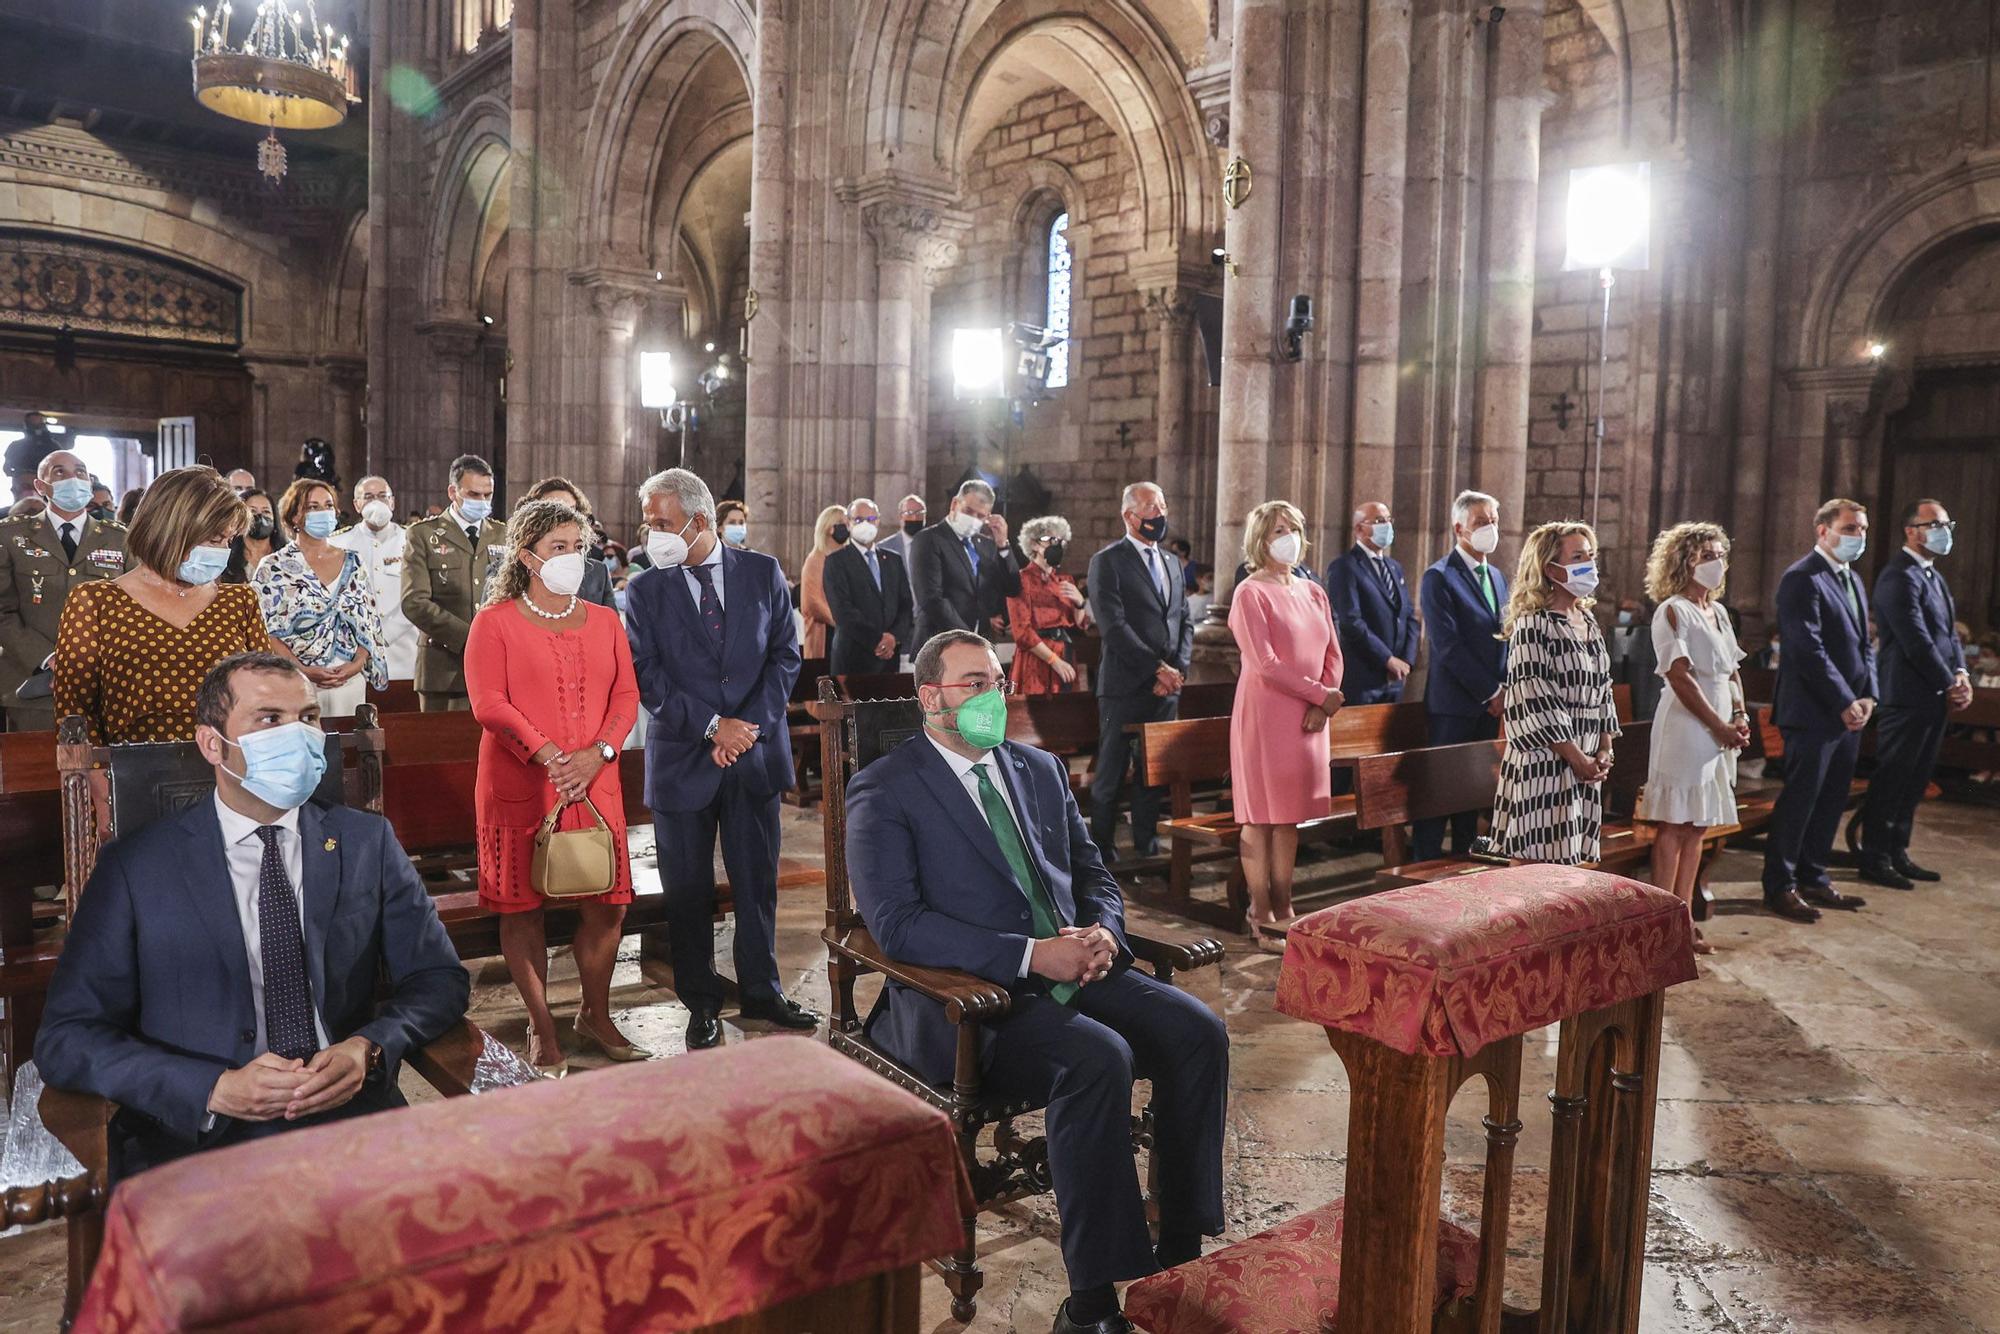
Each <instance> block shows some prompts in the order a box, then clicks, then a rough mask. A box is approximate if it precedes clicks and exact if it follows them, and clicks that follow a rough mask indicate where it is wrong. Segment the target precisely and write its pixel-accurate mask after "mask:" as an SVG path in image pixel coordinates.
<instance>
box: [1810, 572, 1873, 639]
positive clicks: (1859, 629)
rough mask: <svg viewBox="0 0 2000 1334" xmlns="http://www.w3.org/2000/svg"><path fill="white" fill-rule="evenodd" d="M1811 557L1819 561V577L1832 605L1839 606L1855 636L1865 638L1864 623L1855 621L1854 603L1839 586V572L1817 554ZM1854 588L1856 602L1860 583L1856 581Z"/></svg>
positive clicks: (1859, 592)
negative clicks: (1831, 600)
mask: <svg viewBox="0 0 2000 1334" xmlns="http://www.w3.org/2000/svg"><path fill="white" fill-rule="evenodd" d="M1813 559H1814V560H1818V561H1819V563H1820V567H1821V568H1820V570H1819V577H1820V579H1821V581H1822V583H1823V586H1824V587H1825V588H1826V590H1827V596H1829V597H1831V598H1832V599H1833V602H1834V605H1835V606H1837V607H1839V608H1840V614H1841V615H1842V616H1844V617H1846V618H1847V624H1848V625H1849V626H1851V627H1852V628H1853V629H1854V631H1855V635H1856V637H1857V638H1862V639H1865V638H1867V633H1866V630H1865V628H1864V625H1861V624H1856V623H1855V620H1854V604H1853V603H1851V602H1849V601H1848V600H1847V590H1846V589H1845V588H1843V587H1842V586H1841V578H1840V572H1839V571H1838V570H1835V569H1834V568H1833V567H1832V566H1831V565H1829V564H1827V563H1826V561H1825V560H1822V559H1821V558H1820V557H1818V556H1814V557H1813ZM1854 588H1855V594H1854V596H1855V601H1857V602H1858V601H1860V598H1861V585H1860V584H1859V583H1858V582H1857V583H1856V584H1855V586H1854ZM1864 624H1865V623H1864Z"/></svg>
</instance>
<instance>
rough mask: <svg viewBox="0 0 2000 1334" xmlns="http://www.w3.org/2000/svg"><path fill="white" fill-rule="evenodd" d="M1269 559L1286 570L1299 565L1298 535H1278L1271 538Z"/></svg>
mask: <svg viewBox="0 0 2000 1334" xmlns="http://www.w3.org/2000/svg"><path fill="white" fill-rule="evenodd" d="M1271 559H1272V560H1274V561H1276V562H1278V564H1280V565H1282V566H1284V567H1285V568H1286V569H1288V570H1289V569H1291V568H1292V566H1294V565H1297V564H1298V563H1299V535H1298V534H1297V533H1279V534H1278V535H1277V536H1276V537H1274V538H1272V539H1271Z"/></svg>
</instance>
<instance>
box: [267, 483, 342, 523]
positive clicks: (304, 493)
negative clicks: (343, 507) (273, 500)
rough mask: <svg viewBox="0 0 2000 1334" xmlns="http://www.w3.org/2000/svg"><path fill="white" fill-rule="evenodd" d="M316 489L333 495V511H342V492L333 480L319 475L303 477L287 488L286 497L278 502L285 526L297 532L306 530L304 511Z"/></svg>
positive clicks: (279, 512) (280, 516)
mask: <svg viewBox="0 0 2000 1334" xmlns="http://www.w3.org/2000/svg"><path fill="white" fill-rule="evenodd" d="M314 491H324V492H326V493H327V495H328V496H330V497H332V499H333V512H334V513H335V514H336V515H337V514H339V513H340V492H339V491H338V490H336V489H335V487H334V485H333V483H332V482H328V481H324V480H322V479H320V478H318V477H301V478H299V479H298V480H297V481H295V482H293V483H292V484H291V485H290V486H288V487H286V488H285V495H284V498H283V499H282V500H280V501H279V502H278V517H279V518H280V519H283V520H284V521H285V527H287V528H289V529H291V530H292V531H293V532H295V533H302V532H304V531H305V524H304V523H303V522H302V520H303V519H304V517H305V516H304V514H303V511H304V509H305V507H306V500H307V498H308V497H310V496H311V495H312V493H313V492H314Z"/></svg>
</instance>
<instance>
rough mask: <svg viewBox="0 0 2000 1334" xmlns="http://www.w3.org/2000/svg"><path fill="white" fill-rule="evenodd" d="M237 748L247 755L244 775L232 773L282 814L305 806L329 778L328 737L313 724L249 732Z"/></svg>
mask: <svg viewBox="0 0 2000 1334" xmlns="http://www.w3.org/2000/svg"><path fill="white" fill-rule="evenodd" d="M236 748H237V749H238V750H240V751H242V752H243V772H242V773H240V774H239V773H236V771H235V770H234V769H231V770H229V772H230V773H232V774H235V776H236V777H237V778H239V779H241V780H242V781H243V787H244V790H245V791H247V792H249V793H250V795H251V796H253V797H255V798H257V799H258V800H259V801H262V802H264V803H266V804H267V805H271V806H275V807H277V808H278V809H279V810H281V811H289V810H296V809H297V808H298V807H300V806H303V805H305V804H306V799H307V798H308V797H310V796H312V794H313V793H314V792H316V791H317V790H318V789H319V780H320V779H321V778H322V777H324V776H325V774H326V733H324V732H322V731H320V730H319V728H317V727H314V726H312V725H311V724H309V723H285V724H283V725H282V726H279V727H267V728H265V729H264V730H263V731H261V732H246V733H245V734H244V735H243V736H242V737H241V738H240V739H239V740H238V741H237V742H236Z"/></svg>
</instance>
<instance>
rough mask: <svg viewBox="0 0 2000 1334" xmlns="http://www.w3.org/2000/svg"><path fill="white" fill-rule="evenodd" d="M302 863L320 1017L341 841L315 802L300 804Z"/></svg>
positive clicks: (309, 970)
mask: <svg viewBox="0 0 2000 1334" xmlns="http://www.w3.org/2000/svg"><path fill="white" fill-rule="evenodd" d="M299 841H300V843H301V844H302V845H303V846H302V848H301V850H300V856H299V866H300V874H301V878H302V879H303V880H304V882H305V883H303V884H302V885H300V886H299V897H300V899H301V900H302V902H303V903H304V905H305V912H304V913H303V914H302V917H303V920H302V921H301V923H300V926H301V928H302V930H303V934H304V937H305V950H306V975H307V976H308V977H309V978H311V979H312V994H313V1000H314V1002H315V1003H316V1004H317V1005H318V1007H319V1013H320V1018H321V1020H322V1021H324V1020H325V1019H326V1017H327V1009H326V929H327V924H328V923H330V922H331V921H333V910H334V907H335V906H336V905H337V904H338V903H339V901H340V845H339V843H338V841H337V840H335V839H332V838H329V837H327V835H326V821H325V819H324V817H322V816H321V815H320V813H319V811H318V810H317V809H315V808H314V807H313V805H312V803H310V802H308V803H307V804H306V805H304V806H302V807H300V808H299Z"/></svg>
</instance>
